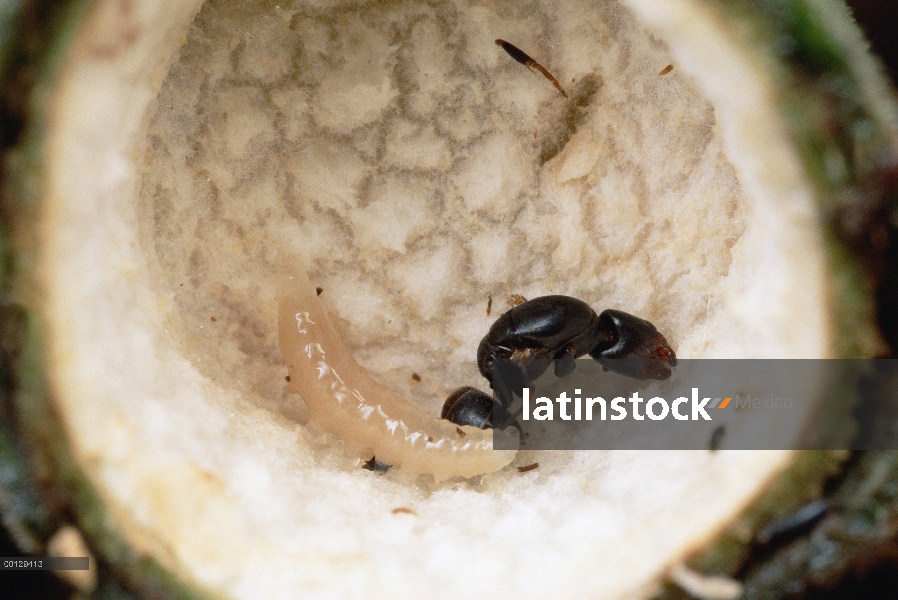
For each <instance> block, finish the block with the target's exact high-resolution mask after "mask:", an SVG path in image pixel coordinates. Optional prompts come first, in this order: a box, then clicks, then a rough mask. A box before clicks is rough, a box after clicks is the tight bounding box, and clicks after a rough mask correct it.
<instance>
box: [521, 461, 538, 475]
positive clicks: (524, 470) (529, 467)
mask: <svg viewBox="0 0 898 600" xmlns="http://www.w3.org/2000/svg"><path fill="white" fill-rule="evenodd" d="M538 468H539V463H538V462H537V463H533V464H532V465H527V466H526V467H518V473H526V472H527V471H532V470H533V469H538Z"/></svg>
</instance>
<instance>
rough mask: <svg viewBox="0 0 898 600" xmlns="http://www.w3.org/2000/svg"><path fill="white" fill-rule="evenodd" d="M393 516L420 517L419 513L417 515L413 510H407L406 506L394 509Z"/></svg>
mask: <svg viewBox="0 0 898 600" xmlns="http://www.w3.org/2000/svg"><path fill="white" fill-rule="evenodd" d="M393 514H394V515H415V516H416V517H417V516H418V513H416V512H415V511H413V510H412V509H410V508H406V507H404V506H400V507H399V508H394V509H393Z"/></svg>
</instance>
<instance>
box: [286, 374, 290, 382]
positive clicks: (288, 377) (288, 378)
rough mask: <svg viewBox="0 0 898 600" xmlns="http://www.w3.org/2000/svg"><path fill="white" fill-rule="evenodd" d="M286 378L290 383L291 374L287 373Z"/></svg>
mask: <svg viewBox="0 0 898 600" xmlns="http://www.w3.org/2000/svg"><path fill="white" fill-rule="evenodd" d="M286 379H287V383H290V376H289V375H287V377H286Z"/></svg>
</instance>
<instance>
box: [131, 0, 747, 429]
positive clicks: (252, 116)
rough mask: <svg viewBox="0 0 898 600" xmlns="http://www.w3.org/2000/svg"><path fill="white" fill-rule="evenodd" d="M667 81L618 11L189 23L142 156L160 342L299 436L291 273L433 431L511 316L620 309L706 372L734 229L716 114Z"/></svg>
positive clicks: (216, 18)
mask: <svg viewBox="0 0 898 600" xmlns="http://www.w3.org/2000/svg"><path fill="white" fill-rule="evenodd" d="M496 38H503V39H506V40H508V41H509V42H511V43H513V44H515V45H517V46H519V47H520V48H522V49H523V50H524V51H526V52H527V53H529V54H530V55H531V56H533V57H534V58H535V59H536V60H538V61H539V62H541V63H542V64H543V65H544V66H545V67H546V68H548V69H549V70H550V71H551V72H552V73H553V74H554V75H555V77H556V78H557V79H558V80H559V82H561V85H562V86H564V87H565V89H566V90H567V92H568V95H569V99H565V98H564V97H563V96H562V95H561V94H560V93H558V92H557V91H556V90H555V89H554V88H553V87H552V85H551V84H550V83H549V82H548V81H547V80H546V79H544V78H543V77H542V76H539V75H537V74H534V73H532V72H530V71H528V70H527V69H526V68H525V67H523V66H522V65H520V64H518V63H516V62H514V61H513V60H512V59H511V57H509V56H508V55H507V54H506V53H505V52H504V51H503V50H502V49H500V48H499V47H498V46H496V45H495V44H494V40H495V39H496ZM673 62H674V61H673V59H672V58H671V56H670V54H669V52H668V51H667V49H666V47H665V46H664V44H662V43H661V42H660V41H658V40H656V39H654V38H652V36H651V35H650V34H648V33H646V32H645V31H643V30H642V29H641V28H640V27H639V25H638V24H637V23H635V22H634V21H633V19H632V17H631V16H630V15H629V14H628V13H626V12H624V11H623V10H622V9H621V8H620V7H619V6H618V5H617V4H616V3H613V2H606V3H594V2H565V3H563V4H562V5H558V6H556V5H555V4H553V3H546V2H519V1H513V2H478V3H470V4H468V3H464V2H440V1H434V2H412V1H407V2H401V3H373V4H369V5H364V6H357V5H355V4H352V5H344V4H338V5H334V6H331V7H329V8H321V7H320V6H319V7H317V8H310V7H307V6H305V5H302V4H301V3H299V2H297V3H295V4H294V5H292V6H288V5H287V4H282V5H280V6H275V5H273V4H270V3H268V4H263V5H259V4H258V3H256V2H246V1H233V0H229V1H227V2H224V1H219V0H211V1H209V2H207V3H206V4H205V5H204V6H203V8H202V10H201V12H200V14H199V16H198V17H197V19H196V21H195V22H194V24H193V25H192V27H191V29H190V31H189V34H188V38H187V43H186V45H185V46H184V47H183V48H182V49H181V53H180V57H179V59H178V60H177V61H176V63H175V65H174V66H173V68H172V70H171V72H170V74H169V76H168V78H167V80H166V81H165V83H164V85H163V87H162V90H161V93H160V94H159V97H158V100H157V105H156V107H155V110H154V114H153V116H152V118H151V124H150V128H149V135H148V137H147V143H146V147H145V167H144V172H143V175H142V180H141V191H140V194H141V209H140V210H141V211H143V215H142V216H143V223H145V224H146V225H147V230H146V231H144V232H143V235H144V236H145V237H146V239H147V240H148V241H149V246H148V247H149V248H152V249H153V250H154V257H151V258H153V260H154V264H155V268H156V270H157V272H158V279H157V281H156V285H157V286H159V289H160V291H162V292H163V293H165V294H167V295H170V297H171V298H172V302H173V305H174V306H175V307H176V310H175V311H174V312H173V314H174V315H175V316H174V317H172V322H171V323H168V324H167V327H168V328H170V329H171V330H172V333H173V334H174V337H175V338H177V339H182V340H184V342H183V343H184V349H183V352H184V355H185V356H187V357H188V358H189V359H191V360H192V361H193V363H194V364H195V365H196V367H197V368H198V369H199V370H200V372H201V373H203V374H204V375H205V376H207V377H209V378H210V379H212V380H213V381H215V382H218V383H220V384H222V385H224V386H226V387H229V388H233V389H236V390H238V391H239V392H240V393H241V394H242V395H243V396H244V397H245V398H247V399H249V400H250V402H252V403H254V404H257V405H259V406H261V407H263V408H265V409H267V410H272V411H274V412H277V413H279V414H281V415H284V416H286V417H287V418H291V419H294V420H300V421H302V420H303V410H302V408H301V403H300V402H299V400H298V398H297V397H296V396H294V395H291V394H288V393H287V391H286V382H285V376H286V373H287V371H286V368H285V367H284V365H283V364H282V358H281V355H280V352H279V350H278V348H277V331H276V324H277V315H276V308H277V307H276V303H275V294H276V292H275V290H276V287H277V280H278V278H279V277H282V276H283V275H284V274H283V273H282V272H279V271H280V268H279V266H278V265H280V264H282V263H283V261H284V259H298V260H299V261H300V263H301V264H304V265H305V266H306V267H307V270H308V272H309V275H310V277H311V279H312V281H313V283H314V284H315V285H317V286H320V287H321V288H323V292H322V298H323V299H324V300H325V301H326V302H327V303H328V305H329V306H330V307H331V309H332V310H333V312H334V313H335V314H336V315H338V316H339V319H338V326H339V327H340V330H341V333H342V335H343V336H344V338H345V340H346V341H347V343H348V344H349V345H350V347H352V348H354V350H355V355H356V358H357V359H358V360H359V362H361V363H362V364H363V365H364V366H366V367H368V368H369V369H370V370H371V371H372V373H373V374H374V375H375V376H376V377H377V378H379V379H380V380H381V381H383V382H384V383H386V384H387V385H388V386H389V387H391V389H393V390H394V391H395V392H396V393H397V394H399V395H400V396H403V397H405V398H408V399H409V400H412V401H415V402H418V403H419V404H420V405H421V406H423V407H425V408H427V409H428V410H432V411H433V412H434V413H438V411H439V407H440V405H441V404H442V401H443V399H444V398H445V396H446V395H447V394H448V392H449V391H451V390H452V389H454V388H455V387H457V386H460V385H475V386H478V387H480V388H484V387H486V382H485V381H484V380H483V379H482V378H481V377H480V376H479V374H478V373H477V369H476V365H475V364H474V360H475V353H476V348H477V344H478V342H479V340H480V338H481V337H482V336H483V335H484V334H485V333H486V331H487V329H488V328H489V326H490V324H491V323H492V322H493V321H494V320H495V318H496V317H497V316H498V315H499V314H500V313H501V312H502V311H503V310H505V309H507V307H508V304H507V301H508V298H509V296H510V295H511V294H521V295H524V296H525V297H528V298H531V297H535V296H540V295H545V294H568V295H572V296H576V297H579V298H581V299H583V300H585V301H587V302H589V303H590V304H591V305H592V306H593V307H594V308H596V309H597V310H602V309H604V308H618V309H622V310H626V311H628V312H632V313H635V314H637V315H639V316H641V317H644V318H647V319H649V320H651V321H653V322H654V323H655V324H656V325H657V326H658V328H659V329H660V330H661V331H662V332H664V333H665V335H666V336H667V338H668V339H669V340H670V341H671V342H672V343H673V345H674V348H675V349H677V350H678V352H679V353H680V355H681V356H700V355H701V353H702V351H703V350H704V349H705V348H706V345H705V344H706V339H705V337H706V334H702V333H701V332H702V327H703V325H704V324H705V323H706V322H707V320H708V319H709V317H710V315H711V314H712V313H713V312H714V310H715V305H714V301H713V299H714V297H715V296H718V297H719V295H720V293H722V292H720V291H719V290H721V289H723V288H722V286H726V285H727V282H726V275H727V274H728V270H729V268H730V264H731V256H730V248H731V247H732V246H733V245H734V244H735V243H736V242H737V240H738V239H739V237H740V236H741V235H742V233H743V230H744V215H745V214H746V211H747V210H749V209H748V207H747V205H746V201H745V200H744V197H743V193H742V191H741V189H740V186H739V183H738V181H737V179H736V175H735V173H734V170H733V168H732V167H731V166H730V164H729V163H728V161H727V159H726V157H725V156H724V154H723V150H722V142H721V136H720V130H719V127H718V126H717V124H716V122H715V117H714V111H713V108H712V107H711V106H710V104H709V103H708V102H707V101H706V100H704V99H703V98H702V97H701V96H700V95H699V93H698V92H697V90H696V89H695V88H694V87H693V85H692V84H691V83H690V81H689V79H688V78H687V77H686V76H684V75H682V74H681V73H680V72H679V71H678V69H677V68H676V65H675V66H674V69H673V70H672V71H671V72H669V73H667V74H665V75H659V73H660V72H661V71H662V70H663V69H664V68H665V67H666V66H667V65H668V64H671V63H673ZM731 285H732V284H731ZM490 298H492V314H491V315H488V314H487V307H488V304H489V299H490ZM687 340H688V342H687ZM413 374H418V375H419V376H420V379H421V381H420V382H418V381H416V380H415V379H413Z"/></svg>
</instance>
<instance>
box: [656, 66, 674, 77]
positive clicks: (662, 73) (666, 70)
mask: <svg viewBox="0 0 898 600" xmlns="http://www.w3.org/2000/svg"><path fill="white" fill-rule="evenodd" d="M671 71H673V65H667V66H666V67H664V68H663V69H661V71H660V72H659V73H658V77H664V76H665V75H667V74H668V73H670V72H671Z"/></svg>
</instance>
